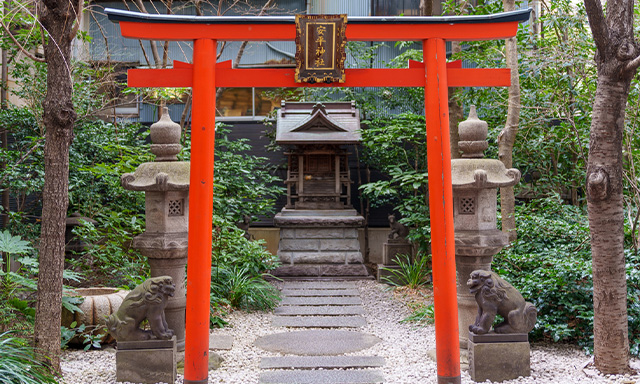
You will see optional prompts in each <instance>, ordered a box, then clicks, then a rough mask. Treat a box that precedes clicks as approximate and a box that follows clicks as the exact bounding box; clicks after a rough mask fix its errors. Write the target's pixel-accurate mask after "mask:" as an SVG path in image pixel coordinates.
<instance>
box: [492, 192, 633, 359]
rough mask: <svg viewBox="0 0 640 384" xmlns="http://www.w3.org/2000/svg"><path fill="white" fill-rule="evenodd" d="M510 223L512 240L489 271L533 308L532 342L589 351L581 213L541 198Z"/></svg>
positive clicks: (588, 282)
mask: <svg viewBox="0 0 640 384" xmlns="http://www.w3.org/2000/svg"><path fill="white" fill-rule="evenodd" d="M516 223H517V226H518V239H517V240H516V241H515V242H514V243H513V244H512V245H511V246H510V247H508V248H506V249H504V250H502V252H500V253H499V254H498V255H496V257H495V259H494V262H493V269H494V271H495V272H497V273H498V274H500V275H501V276H502V277H504V278H505V279H506V280H507V281H509V282H510V283H511V284H513V286H514V287H516V288H517V289H518V290H520V292H521V293H522V296H523V297H524V298H525V299H526V300H527V301H530V302H532V303H533V304H534V305H535V306H536V308H537V309H538V321H537V323H536V327H535V328H534V330H533V334H532V335H533V338H534V339H541V338H543V337H548V338H551V339H553V340H554V341H560V340H565V341H577V342H578V343H579V345H582V346H585V347H587V348H590V347H591V346H592V338H593V282H592V278H591V273H592V271H591V249H590V246H589V227H588V222H587V216H586V213H585V212H584V211H583V210H582V209H580V208H578V207H575V206H570V205H563V204H562V203H561V201H560V200H559V198H547V199H542V200H534V201H533V202H531V203H529V204H526V205H522V206H519V207H517V208H516ZM637 293H638V292H636V296H637ZM638 314H640V313H638Z"/></svg>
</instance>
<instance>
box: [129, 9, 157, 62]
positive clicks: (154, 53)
mask: <svg viewBox="0 0 640 384" xmlns="http://www.w3.org/2000/svg"><path fill="white" fill-rule="evenodd" d="M135 3H136V6H137V7H138V9H139V10H140V12H142V13H149V12H148V11H147V8H146V7H145V6H144V3H143V2H142V0H135ZM151 5H153V3H151ZM154 7H155V6H154ZM149 45H150V46H151V54H152V55H153V61H154V62H155V63H156V67H159V66H160V64H161V63H162V61H161V60H160V55H159V54H158V46H157V45H156V42H155V40H151V41H149Z"/></svg>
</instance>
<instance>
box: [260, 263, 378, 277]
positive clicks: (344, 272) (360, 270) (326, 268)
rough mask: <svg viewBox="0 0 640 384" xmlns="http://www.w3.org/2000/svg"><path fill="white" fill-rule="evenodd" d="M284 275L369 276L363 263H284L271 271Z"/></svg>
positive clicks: (273, 273) (274, 273)
mask: <svg viewBox="0 0 640 384" xmlns="http://www.w3.org/2000/svg"><path fill="white" fill-rule="evenodd" d="M271 274H272V275H274V276H283V277H287V276H290V277H354V276H361V277H365V276H369V271H367V268H366V267H365V266H364V265H363V264H296V265H282V266H280V267H278V268H276V269H275V270H273V271H272V272H271Z"/></svg>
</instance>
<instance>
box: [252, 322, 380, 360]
mask: <svg viewBox="0 0 640 384" xmlns="http://www.w3.org/2000/svg"><path fill="white" fill-rule="evenodd" d="M380 341H382V340H381V339H380V338H378V337H377V336H374V335H370V334H367V333H362V332H353V331H337V330H324V329H323V330H307V331H297V332H283V333H275V334H271V335H266V336H262V337H259V338H258V339H257V340H256V341H255V342H254V345H255V346H257V347H258V348H262V349H264V350H266V351H271V352H278V353H285V354H290V355H305V356H309V355H313V356H328V355H341V354H344V353H350V352H357V351H361V350H363V349H367V348H369V347H372V346H374V345H376V344H377V343H379V342H380Z"/></svg>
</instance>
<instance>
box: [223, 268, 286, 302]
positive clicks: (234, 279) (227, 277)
mask: <svg viewBox="0 0 640 384" xmlns="http://www.w3.org/2000/svg"><path fill="white" fill-rule="evenodd" d="M211 275H212V276H211V294H212V296H213V297H217V298H219V299H220V298H222V299H224V301H225V302H227V303H228V304H229V305H230V306H232V307H234V308H240V309H249V310H251V309H257V310H268V309H272V308H274V307H275V306H276V304H278V302H279V301H280V295H279V293H278V292H279V291H278V289H277V288H276V287H274V286H273V285H271V284H270V283H269V282H267V281H266V280H265V279H264V278H263V277H262V275H254V274H252V272H251V271H250V270H249V269H248V268H247V267H244V268H243V267H238V266H235V265H232V266H224V267H217V268H214V270H213V272H212V274H211Z"/></svg>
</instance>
